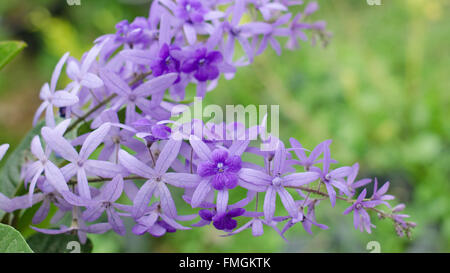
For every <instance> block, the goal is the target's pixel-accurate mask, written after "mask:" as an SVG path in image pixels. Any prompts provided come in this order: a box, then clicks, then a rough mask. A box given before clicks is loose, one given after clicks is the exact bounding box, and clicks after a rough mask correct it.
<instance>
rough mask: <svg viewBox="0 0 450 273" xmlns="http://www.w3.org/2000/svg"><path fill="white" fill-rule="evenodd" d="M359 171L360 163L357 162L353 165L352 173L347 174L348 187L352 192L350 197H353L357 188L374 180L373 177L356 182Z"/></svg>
mask: <svg viewBox="0 0 450 273" xmlns="http://www.w3.org/2000/svg"><path fill="white" fill-rule="evenodd" d="M358 171H359V164H358V163H355V164H353V166H352V171H351V173H350V174H349V175H348V176H347V187H348V189H349V191H350V194H351V195H349V197H352V196H353V195H354V194H355V191H356V189H357V188H360V187H362V186H365V185H367V184H369V183H370V182H372V179H370V178H364V179H361V180H358V181H356V182H355V179H356V176H357V175H358Z"/></svg>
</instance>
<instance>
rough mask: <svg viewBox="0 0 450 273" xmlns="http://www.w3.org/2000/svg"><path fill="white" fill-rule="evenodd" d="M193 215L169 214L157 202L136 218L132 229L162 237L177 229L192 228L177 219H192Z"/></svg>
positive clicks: (140, 233)
mask: <svg viewBox="0 0 450 273" xmlns="http://www.w3.org/2000/svg"><path fill="white" fill-rule="evenodd" d="M193 217H195V215H183V216H180V215H176V216H175V217H172V216H169V215H167V214H166V213H164V212H163V211H162V210H161V203H160V202H155V203H154V204H152V205H151V206H150V207H147V209H146V213H145V214H144V215H143V216H141V217H139V218H138V219H136V225H135V226H134V227H133V230H132V231H133V233H134V234H136V235H142V234H144V233H146V232H148V233H150V234H151V235H152V236H154V237H161V236H163V235H164V234H165V233H166V232H170V233H172V232H175V231H176V230H188V229H190V228H189V227H185V226H183V225H181V224H179V223H178V222H177V221H190V220H192V219H193Z"/></svg>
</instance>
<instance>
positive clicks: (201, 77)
mask: <svg viewBox="0 0 450 273" xmlns="http://www.w3.org/2000/svg"><path fill="white" fill-rule="evenodd" d="M222 61H223V57H222V53H220V51H209V52H208V49H207V48H206V47H202V48H199V49H197V50H195V52H194V54H193V56H192V57H190V58H188V59H186V60H185V61H184V62H183V64H182V66H181V71H183V72H184V73H192V72H194V78H195V79H196V80H197V81H199V82H204V81H208V80H215V79H217V78H218V77H219V74H220V71H219V68H218V64H220V63H221V62H222Z"/></svg>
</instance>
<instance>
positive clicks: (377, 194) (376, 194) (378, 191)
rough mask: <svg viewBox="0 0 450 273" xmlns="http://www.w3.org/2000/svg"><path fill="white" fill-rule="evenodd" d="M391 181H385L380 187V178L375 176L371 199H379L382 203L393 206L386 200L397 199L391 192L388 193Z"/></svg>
mask: <svg viewBox="0 0 450 273" xmlns="http://www.w3.org/2000/svg"><path fill="white" fill-rule="evenodd" d="M389 185H390V183H389V181H388V182H386V183H384V184H383V186H382V187H381V188H378V179H377V178H375V182H374V184H373V195H372V197H371V198H370V199H371V200H374V201H375V200H377V201H380V202H381V203H383V204H385V205H386V206H388V207H391V205H389V203H388V202H386V201H387V200H393V199H395V197H394V196H393V195H390V194H386V192H387V191H388V189H389Z"/></svg>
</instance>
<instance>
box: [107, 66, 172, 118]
mask: <svg viewBox="0 0 450 273" xmlns="http://www.w3.org/2000/svg"><path fill="white" fill-rule="evenodd" d="M100 75H101V77H102V79H103V81H104V82H105V85H106V86H107V87H108V88H109V89H110V90H111V91H113V92H114V93H116V94H117V95H118V96H119V98H118V99H117V100H116V101H115V102H114V104H113V106H112V107H111V108H112V109H116V110H118V109H120V107H121V106H122V105H124V104H125V105H126V116H125V124H131V123H132V122H133V121H135V120H136V119H137V117H136V116H137V113H136V106H138V107H139V108H140V109H141V110H142V111H144V112H147V113H148V114H152V111H151V109H150V107H149V106H150V105H149V103H148V100H147V97H148V96H151V95H157V94H159V93H162V92H164V91H165V90H166V89H167V88H168V87H169V86H171V85H172V84H173V83H174V81H175V80H176V78H177V77H178V76H177V74H175V73H169V74H166V75H162V76H160V77H157V78H153V79H151V80H149V81H147V82H145V83H143V84H141V85H139V86H138V87H137V88H135V89H133V90H132V89H131V88H130V87H129V86H128V84H127V83H126V82H125V81H124V80H122V79H121V78H120V77H119V76H118V75H117V74H116V73H114V72H111V71H108V70H102V71H101V72H100Z"/></svg>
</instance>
